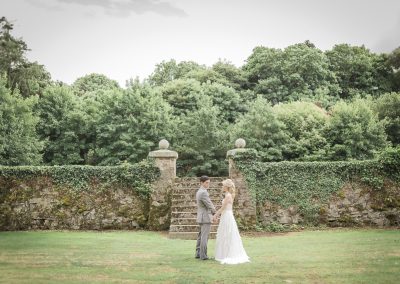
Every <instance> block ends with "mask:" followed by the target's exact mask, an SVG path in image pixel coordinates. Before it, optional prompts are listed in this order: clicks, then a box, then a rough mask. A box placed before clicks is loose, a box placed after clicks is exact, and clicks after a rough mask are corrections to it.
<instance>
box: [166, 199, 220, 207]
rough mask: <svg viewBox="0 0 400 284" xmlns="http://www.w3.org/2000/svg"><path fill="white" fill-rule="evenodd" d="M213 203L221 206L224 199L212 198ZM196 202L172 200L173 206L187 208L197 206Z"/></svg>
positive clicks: (191, 200)
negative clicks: (184, 206)
mask: <svg viewBox="0 0 400 284" xmlns="http://www.w3.org/2000/svg"><path fill="white" fill-rule="evenodd" d="M210 200H211V202H212V203H213V204H214V206H215V205H218V204H221V203H222V199H219V198H212V199H210ZM196 204H197V203H196V200H193V199H172V206H175V205H176V206H179V205H186V206H196Z"/></svg>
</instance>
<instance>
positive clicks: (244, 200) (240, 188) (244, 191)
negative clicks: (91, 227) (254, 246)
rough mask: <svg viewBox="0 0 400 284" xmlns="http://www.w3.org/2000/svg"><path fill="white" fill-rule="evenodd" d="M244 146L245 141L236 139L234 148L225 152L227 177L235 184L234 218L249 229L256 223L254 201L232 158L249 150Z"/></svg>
mask: <svg viewBox="0 0 400 284" xmlns="http://www.w3.org/2000/svg"><path fill="white" fill-rule="evenodd" d="M245 146H246V141H245V140H244V139H242V138H239V139H237V140H236V142H235V149H232V150H229V151H228V152H227V158H228V161H229V178H230V179H232V180H233V181H234V183H235V186H236V198H235V204H234V205H235V207H236V208H235V211H236V213H235V215H236V219H237V221H238V222H239V223H240V224H241V226H242V227H244V228H248V229H251V228H254V226H255V225H256V224H257V217H256V212H257V210H256V202H255V201H254V200H253V199H252V197H251V194H250V192H249V190H248V186H247V184H246V181H245V178H244V176H243V174H242V173H241V172H240V170H239V169H238V168H237V167H236V165H235V161H234V159H233V158H234V156H235V155H236V154H237V153H240V152H245V151H247V150H249V149H247V148H245Z"/></svg>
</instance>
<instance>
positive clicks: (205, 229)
mask: <svg viewBox="0 0 400 284" xmlns="http://www.w3.org/2000/svg"><path fill="white" fill-rule="evenodd" d="M209 187H210V178H209V177H208V176H202V177H200V188H199V190H198V191H197V193H196V203H197V223H199V226H200V231H199V234H198V236H197V244H196V258H200V259H202V260H207V259H208V257H207V242H208V235H209V233H210V230H211V223H212V219H213V216H212V214H215V207H214V204H212V202H211V200H210V197H209V196H208V192H207V189H208V188H209Z"/></svg>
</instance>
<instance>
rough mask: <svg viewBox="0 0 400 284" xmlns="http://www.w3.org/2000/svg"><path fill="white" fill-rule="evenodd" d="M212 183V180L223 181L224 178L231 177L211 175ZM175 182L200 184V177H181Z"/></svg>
mask: <svg viewBox="0 0 400 284" xmlns="http://www.w3.org/2000/svg"><path fill="white" fill-rule="evenodd" d="M209 178H210V181H211V183H212V182H222V181H223V180H225V179H227V178H229V177H209ZM175 182H196V183H197V184H200V177H181V178H179V177H178V178H175Z"/></svg>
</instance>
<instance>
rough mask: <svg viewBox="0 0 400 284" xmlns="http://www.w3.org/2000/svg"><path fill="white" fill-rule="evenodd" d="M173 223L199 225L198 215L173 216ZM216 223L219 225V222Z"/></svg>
mask: <svg viewBox="0 0 400 284" xmlns="http://www.w3.org/2000/svg"><path fill="white" fill-rule="evenodd" d="M171 225H196V226H197V225H198V223H197V218H196V217H190V218H172V219H171ZM214 225H218V222H216V223H214Z"/></svg>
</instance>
